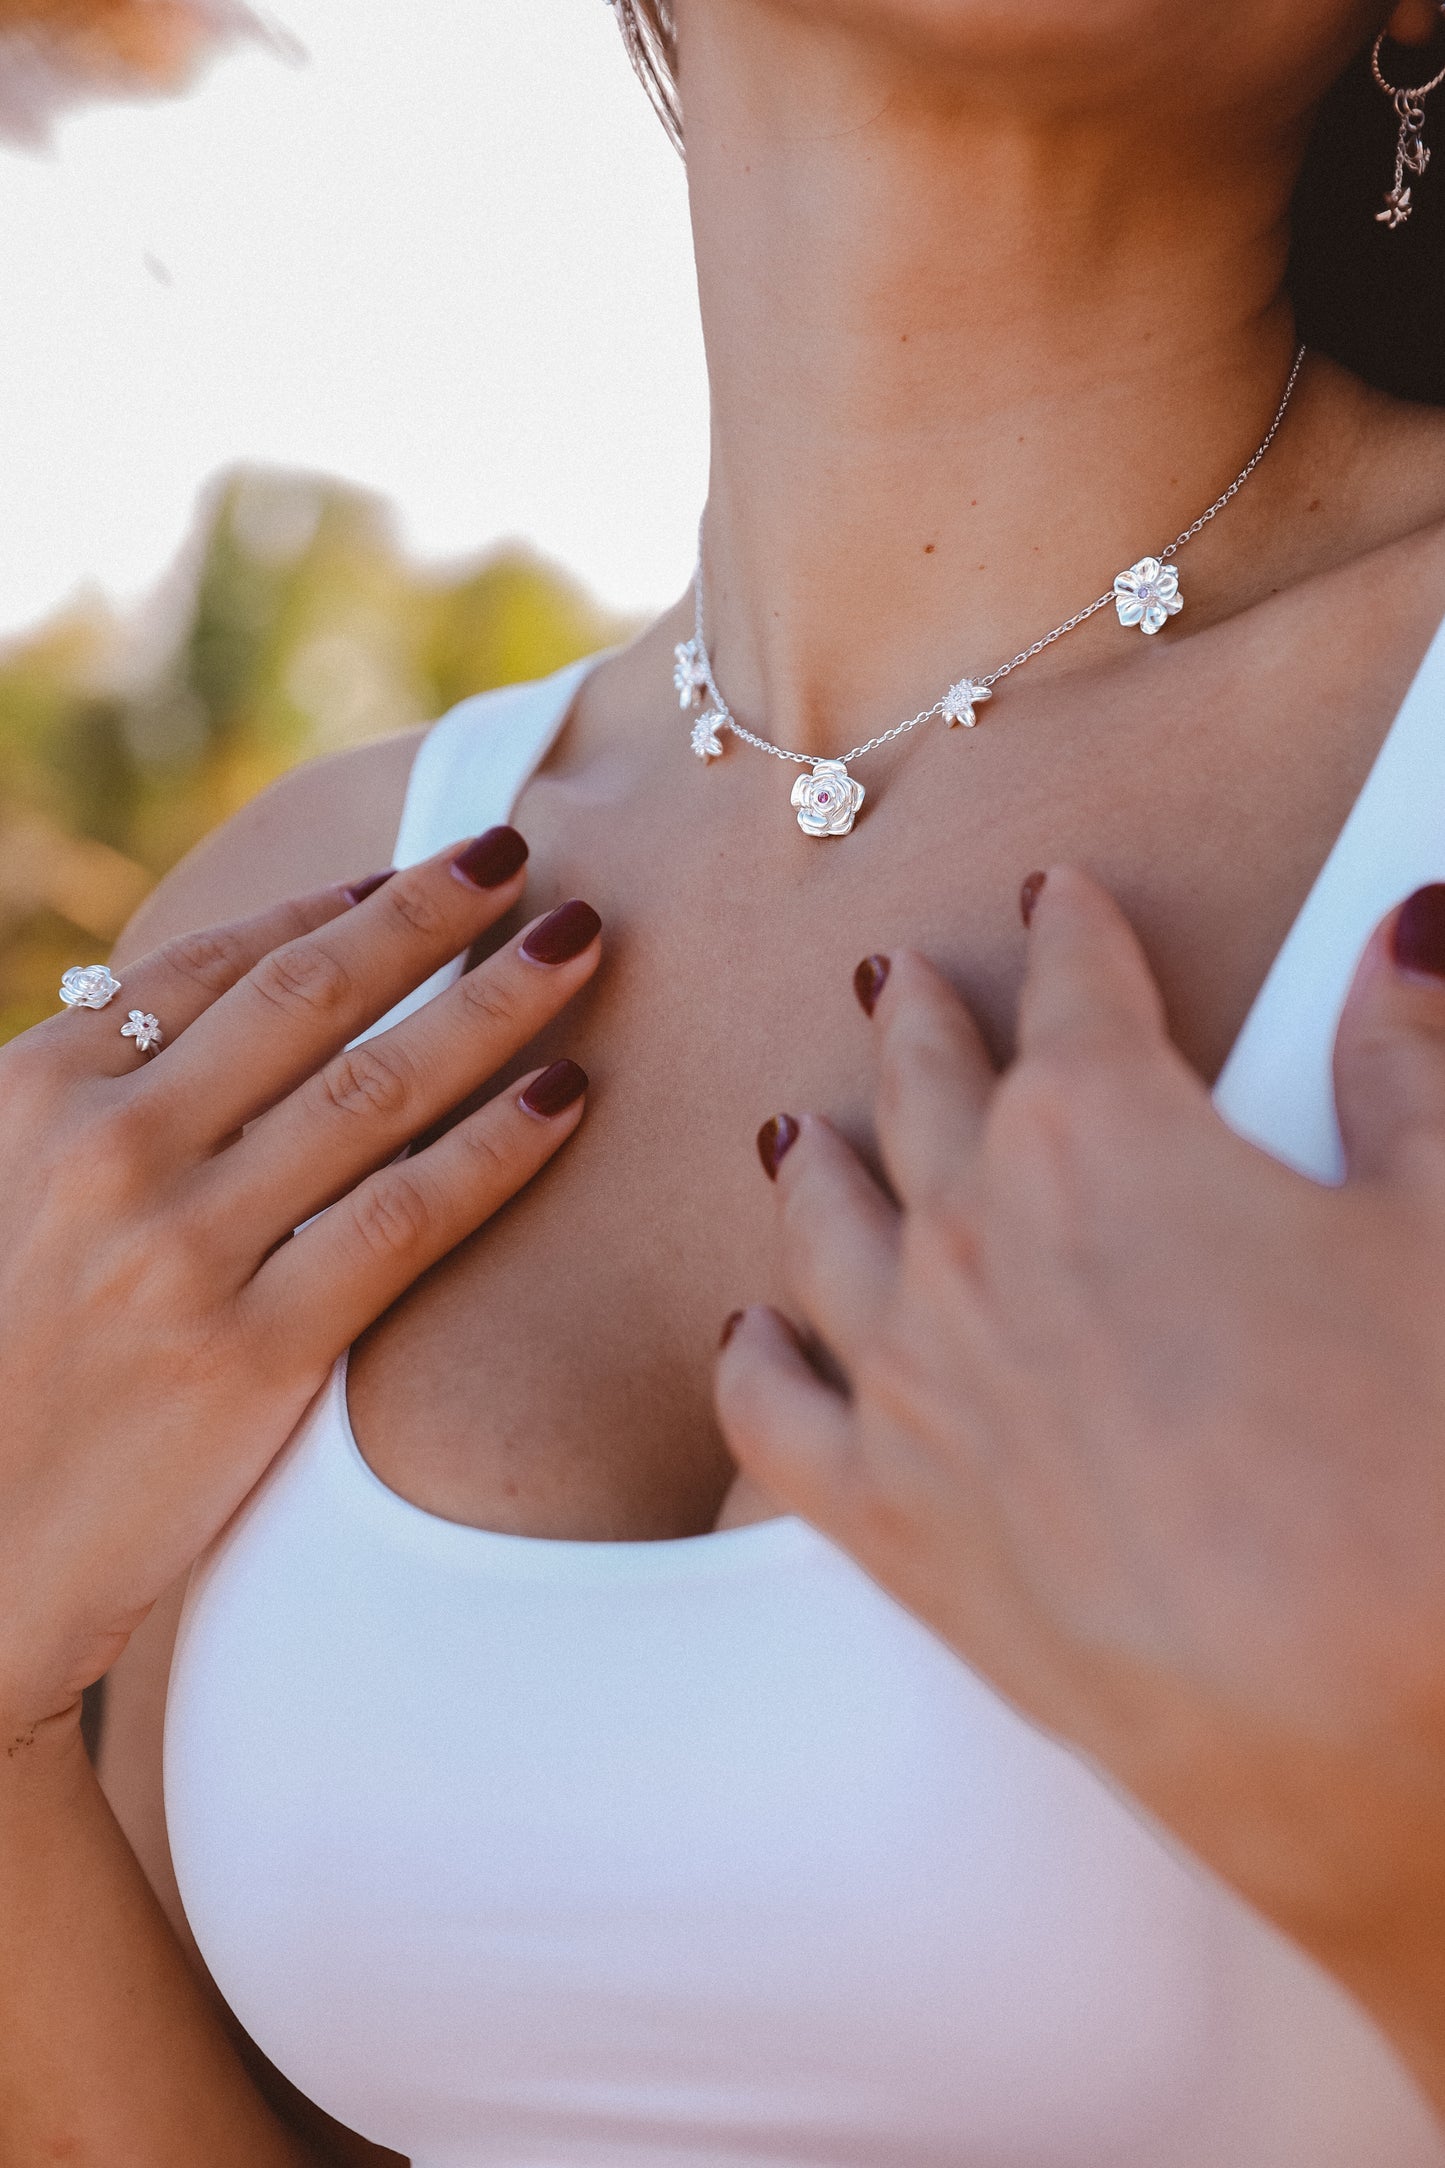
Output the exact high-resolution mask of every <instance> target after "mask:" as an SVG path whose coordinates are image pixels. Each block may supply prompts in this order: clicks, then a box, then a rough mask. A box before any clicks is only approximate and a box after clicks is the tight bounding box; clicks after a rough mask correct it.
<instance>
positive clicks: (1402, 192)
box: [1375, 188, 1412, 233]
mask: <svg viewBox="0 0 1445 2168" xmlns="http://www.w3.org/2000/svg"><path fill="white" fill-rule="evenodd" d="M1411 209H1412V205H1411V202H1410V191H1409V189H1408V188H1392V189H1391V190H1390V193H1389V194H1388V195H1387V196H1386V198H1385V208H1384V210H1383V211H1376V213H1375V224H1376V225H1377V226H1384V227H1386V228H1388V230H1389V231H1390V232H1392V233H1393V232H1394V230H1395V228H1396V226H1403V225H1404V223H1405V221H1406V219H1407V218H1408V217H1409V216H1410V212H1411Z"/></svg>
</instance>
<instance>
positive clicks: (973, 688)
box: [943, 678, 993, 730]
mask: <svg viewBox="0 0 1445 2168" xmlns="http://www.w3.org/2000/svg"><path fill="white" fill-rule="evenodd" d="M992 698H993V687H992V686H991V685H978V684H976V683H975V682H974V680H973V679H972V678H960V679H959V681H958V683H957V684H956V685H950V686H949V688H948V691H947V693H946V694H945V695H944V701H943V720H944V721H945V722H946V723H947V725H948V727H949V729H950V730H952V729H953V727H954V725H955V724H956V723H962V725H963V727H964V729H965V730H972V728H973V726H974V724H975V723H976V722H977V721H978V717H977V716H976V715H975V714H974V712H973V711H974V709H975V708H976V707H978V706H979V705H980V704H981V703H982V702H983V701H985V700H992Z"/></svg>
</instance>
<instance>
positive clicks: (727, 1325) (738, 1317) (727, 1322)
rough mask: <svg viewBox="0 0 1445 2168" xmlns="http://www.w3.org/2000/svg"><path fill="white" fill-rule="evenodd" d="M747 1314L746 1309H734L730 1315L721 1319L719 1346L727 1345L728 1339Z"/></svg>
mask: <svg viewBox="0 0 1445 2168" xmlns="http://www.w3.org/2000/svg"><path fill="white" fill-rule="evenodd" d="M747 1314H748V1313H747V1311H746V1310H734V1311H733V1313H732V1316H731V1317H726V1318H724V1319H723V1329H722V1338H721V1339H720V1340H719V1341H718V1346H719V1347H720V1348H721V1347H726V1346H727V1344H728V1342H729V1340H731V1338H732V1336H733V1334H734V1333H735V1332H736V1331H737V1329H738V1327H739V1325H741V1323H742V1321H743V1319H744V1318H745V1317H746V1316H747Z"/></svg>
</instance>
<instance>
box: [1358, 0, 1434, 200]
mask: <svg viewBox="0 0 1445 2168" xmlns="http://www.w3.org/2000/svg"><path fill="white" fill-rule="evenodd" d="M1386 35H1387V33H1386V32H1385V31H1383V30H1382V31H1381V32H1380V35H1379V36H1378V37H1377V38H1376V40H1375V49H1374V51H1373V52H1372V53H1371V55H1370V72H1371V74H1372V75H1373V76H1374V78H1375V81H1376V82H1377V83H1378V84H1379V86H1380V88H1381V90H1383V91H1384V93H1385V95H1386V97H1387V98H1389V99H1390V100H1391V102H1392V103H1393V105H1394V108H1395V112H1396V114H1397V116H1398V118H1399V122H1400V135H1399V140H1398V141H1397V143H1396V145H1395V185H1394V187H1393V188H1392V189H1391V190H1390V191H1389V193H1388V194H1387V195H1386V197H1385V208H1384V210H1383V211H1376V213H1375V224H1376V225H1377V226H1384V227H1386V228H1387V229H1388V230H1389V231H1390V232H1393V231H1394V229H1395V228H1396V227H1397V226H1403V225H1404V223H1405V221H1406V219H1407V218H1408V217H1409V216H1410V212H1411V210H1412V209H1413V205H1412V204H1411V202H1410V189H1409V184H1408V183H1407V181H1406V179H1405V175H1406V174H1407V173H1413V174H1414V175H1415V177H1416V179H1417V180H1418V179H1419V177H1420V175H1421V174H1422V173H1423V172H1424V171H1425V168H1426V166H1428V165H1429V163H1430V146H1429V145H1428V143H1426V141H1425V133H1424V131H1425V100H1426V99H1427V98H1428V97H1429V95H1430V93H1431V91H1432V90H1438V89H1439V88H1440V85H1441V84H1442V83H1445V68H1442V69H1441V70H1440V73H1439V74H1438V75H1432V76H1431V78H1430V80H1429V82H1428V83H1421V84H1419V85H1418V86H1417V87H1416V88H1415V89H1414V90H1397V89H1396V88H1395V85H1394V84H1393V83H1387V82H1386V81H1385V78H1384V76H1383V74H1382V73H1381V71H1380V48H1381V47H1382V46H1383V44H1384V42H1385V38H1386Z"/></svg>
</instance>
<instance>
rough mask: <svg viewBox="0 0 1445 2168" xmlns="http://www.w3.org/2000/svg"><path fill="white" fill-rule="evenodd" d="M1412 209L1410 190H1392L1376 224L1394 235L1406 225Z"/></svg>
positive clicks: (1377, 217)
mask: <svg viewBox="0 0 1445 2168" xmlns="http://www.w3.org/2000/svg"><path fill="white" fill-rule="evenodd" d="M1427 156H1428V153H1427ZM1411 209H1412V205H1411V202H1410V191H1409V189H1408V188H1392V189H1391V190H1390V192H1389V194H1388V195H1387V196H1386V198H1385V208H1384V210H1383V211H1376V213H1375V224H1376V225H1377V226H1384V227H1385V228H1386V230H1387V231H1388V232H1390V233H1393V232H1394V230H1395V228H1396V227H1397V226H1403V225H1404V223H1405V221H1406V220H1407V219H1408V218H1409V216H1410V212H1411Z"/></svg>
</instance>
